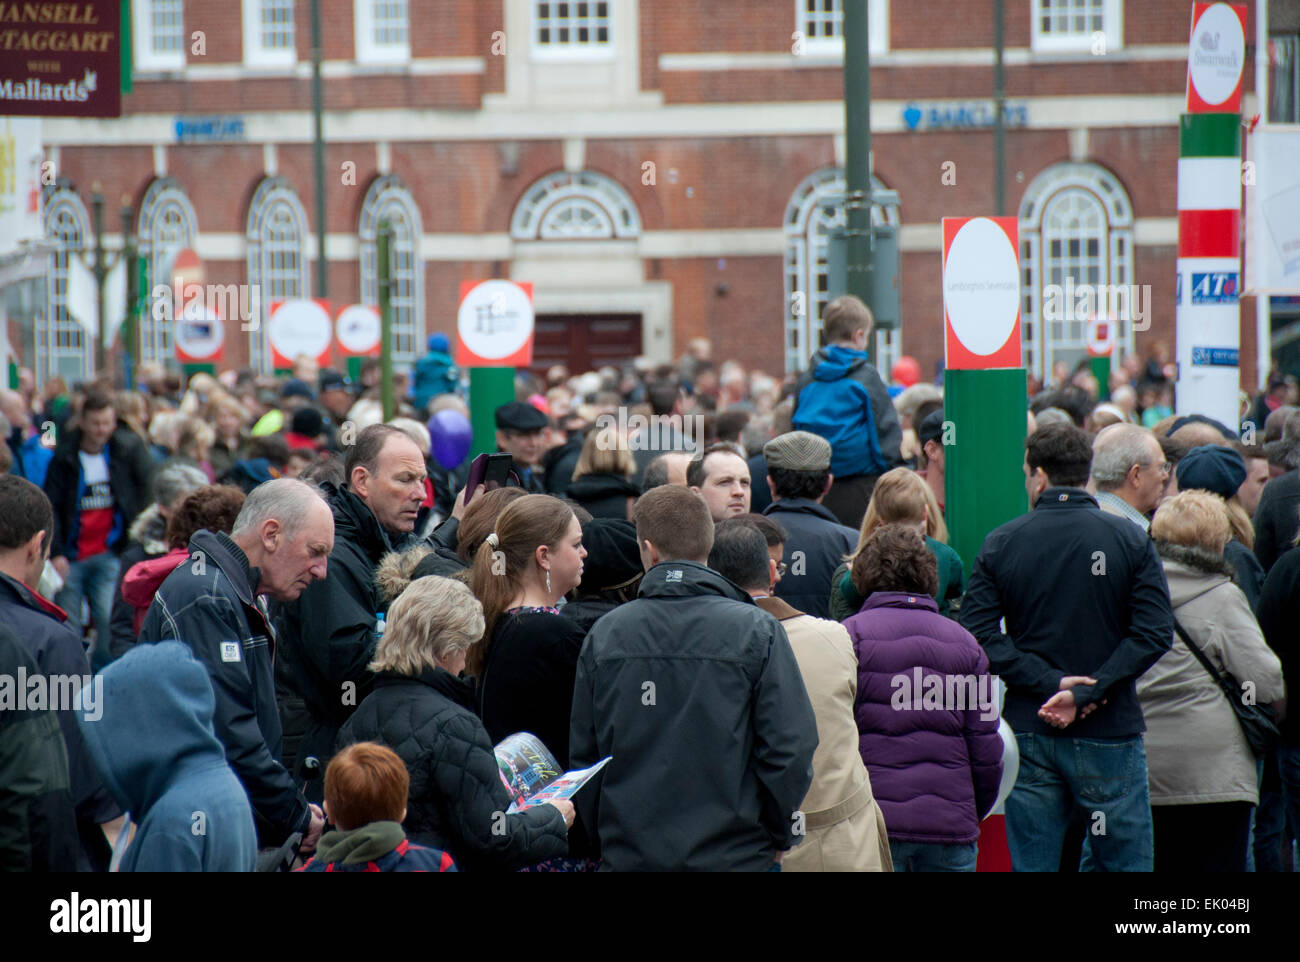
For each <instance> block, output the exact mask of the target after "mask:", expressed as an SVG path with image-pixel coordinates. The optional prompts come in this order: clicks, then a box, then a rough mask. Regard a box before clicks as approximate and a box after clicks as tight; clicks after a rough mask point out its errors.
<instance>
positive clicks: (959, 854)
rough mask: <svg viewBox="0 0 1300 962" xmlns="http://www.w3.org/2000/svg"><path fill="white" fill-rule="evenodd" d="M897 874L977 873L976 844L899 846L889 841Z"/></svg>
mask: <svg viewBox="0 0 1300 962" xmlns="http://www.w3.org/2000/svg"><path fill="white" fill-rule="evenodd" d="M889 854H890V855H891V856H893V859H894V871H895V872H973V871H975V855H976V851H975V843H974V842H964V843H963V842H896V841H894V839H892V838H891V839H890V840H889Z"/></svg>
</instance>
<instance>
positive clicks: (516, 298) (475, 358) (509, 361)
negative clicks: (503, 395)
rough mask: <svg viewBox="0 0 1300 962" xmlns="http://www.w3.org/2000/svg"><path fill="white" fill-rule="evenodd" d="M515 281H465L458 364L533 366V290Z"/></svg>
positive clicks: (458, 318) (458, 324) (459, 317)
mask: <svg viewBox="0 0 1300 962" xmlns="http://www.w3.org/2000/svg"><path fill="white" fill-rule="evenodd" d="M532 287H533V286H532V285H531V284H516V283H515V282H514V281H504V280H489V281H478V282H474V281H462V282H461V298H460V311H459V312H458V313H457V315H456V333H457V334H458V335H459V337H458V339H457V344H456V363H457V364H460V365H461V366H462V367H476V366H499V367H524V366H527V365H529V364H531V363H532V353H533V351H532V346H533V290H532Z"/></svg>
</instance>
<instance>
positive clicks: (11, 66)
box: [0, 0, 122, 117]
mask: <svg viewBox="0 0 1300 962" xmlns="http://www.w3.org/2000/svg"><path fill="white" fill-rule="evenodd" d="M121 8H122V4H121V0H84V2H82V3H31V2H15V3H5V2H0V115H3V116H21V117H120V116H122V91H121V87H120V83H121V71H122V61H121V47H120V44H121V26H122V25H121Z"/></svg>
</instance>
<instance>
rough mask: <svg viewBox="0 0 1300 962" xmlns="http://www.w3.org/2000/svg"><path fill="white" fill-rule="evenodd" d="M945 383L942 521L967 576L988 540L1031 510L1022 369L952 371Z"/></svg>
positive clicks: (944, 379) (1025, 385) (1024, 383)
mask: <svg viewBox="0 0 1300 962" xmlns="http://www.w3.org/2000/svg"><path fill="white" fill-rule="evenodd" d="M943 384H944V392H943V393H944V419H945V422H946V423H945V424H944V436H943V438H942V439H941V440H942V441H943V444H944V449H943V450H944V494H945V500H944V519H945V520H946V521H947V523H948V543H949V544H951V545H952V547H953V548H954V549H955V550H956V551H957V553H958V554H959V555H961V560H962V562H963V563H964V564H965V566H966V574H967V575H968V576H969V575H970V571H971V568H972V567H973V566H974V564H975V556H976V555H977V554H978V553H979V549H980V545H982V544H983V543H984V537H985V536H986V535H987V534H988V533H989V532H990V531H992V530H993V529H994V528H996V527H997V526H998V525H1000V524H1003V523H1004V522H1007V521H1010V520H1011V519H1012V518H1016V517H1019V516H1020V515H1022V514H1024V513H1025V511H1027V510H1028V509H1029V496H1028V495H1027V494H1026V493H1025V471H1024V464H1025V434H1026V430H1027V428H1028V424H1027V417H1026V413H1025V412H1026V411H1027V410H1028V407H1029V406H1028V404H1027V401H1026V399H1027V393H1028V386H1027V384H1026V376H1025V369H1024V368H1004V369H999V370H989V371H960V370H954V371H947V372H945V373H944V376H943Z"/></svg>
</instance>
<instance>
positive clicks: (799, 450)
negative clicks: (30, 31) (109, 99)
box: [0, 297, 1300, 872]
mask: <svg viewBox="0 0 1300 962" xmlns="http://www.w3.org/2000/svg"><path fill="white" fill-rule="evenodd" d="M823 324H824V327H823V331H822V340H823V343H824V345H825V346H824V347H823V348H822V349H821V350H819V351H818V352H817V353H816V354H814V355H813V356H812V357H811V358H810V361H809V364H808V366H807V369H806V370H805V371H804V372H803V373H802V374H800V375H791V376H788V377H775V376H770V375H767V374H765V373H763V372H761V371H748V372H747V371H746V370H745V369H744V368H743V367H742V366H741V365H740V364H738V363H736V362H734V361H726V362H724V363H721V364H718V365H715V363H714V361H713V359H712V356H711V354H712V350H711V345H710V344H709V343H708V341H705V340H696V341H692V342H691V343H690V345H689V348H688V350H687V352H686V354H685V355H684V356H683V357H682V358H681V359H680V360H679V361H678V363H676V364H673V365H653V364H648V363H642V362H637V363H633V364H628V365H625V366H624V367H622V368H621V369H616V368H608V369H604V370H601V371H589V372H584V373H579V374H576V375H574V374H571V372H569V371H567V370H565V369H564V368H562V367H557V368H552V369H551V370H549V371H547V372H546V373H545V375H544V376H538V375H536V374H532V373H526V372H521V373H520V374H519V375H518V376H517V377H516V382H515V387H516V398H515V400H513V401H510V402H508V403H505V404H502V405H500V406H499V407H497V408H496V410H495V426H496V432H495V436H494V437H493V438H492V439H491V440H492V444H493V445H494V446H495V448H496V450H497V451H498V452H501V453H505V454H508V455H510V457H511V470H510V473H509V483H507V484H505V485H502V486H496V485H495V484H494V485H480V486H477V487H475V488H474V489H472V490H471V489H469V488H468V480H469V471H470V462H469V459H468V458H467V457H466V453H467V447H465V448H462V449H460V450H458V451H457V452H456V453H458V454H459V455H460V457H459V459H457V458H456V457H454V456H450V455H448V454H447V453H446V452H448V451H449V450H452V449H453V448H455V445H454V444H449V443H447V438H446V436H445V435H446V432H447V431H448V430H449V427H448V426H449V425H452V424H456V423H463V424H465V425H467V424H468V421H467V418H468V414H469V409H468V406H467V404H466V400H465V385H464V379H463V377H462V376H461V372H458V371H456V369H455V368H454V366H453V365H452V364H451V359H450V356H449V354H448V349H449V348H448V343H447V339H446V338H445V337H444V336H443V335H434V336H433V337H432V338H430V342H429V353H428V355H427V356H426V357H424V358H423V359H421V361H420V362H419V364H417V365H416V368H415V371H414V377H413V378H410V379H408V378H406V377H404V376H403V377H399V378H397V379H396V383H395V385H394V392H395V396H396V398H397V399H398V411H397V413H396V416H395V417H391V418H389V419H388V420H386V421H385V419H384V413H383V404H382V402H381V400H380V393H381V390H380V385H379V367H378V363H377V362H374V361H368V362H366V363H365V364H363V365H362V367H361V370H360V375H359V378H358V380H357V382H356V383H352V382H351V381H350V380H349V379H348V378H346V377H345V376H344V375H343V374H341V373H340V372H338V371H335V370H332V369H325V370H320V369H318V368H317V366H316V363H315V362H314V361H313V360H311V359H310V358H305V357H304V358H300V359H298V362H297V363H296V364H295V366H294V369H293V371H292V372H291V373H289V374H288V375H282V376H281V377H279V378H267V377H261V376H257V375H254V374H253V373H252V372H249V371H240V372H236V371H228V372H223V373H222V374H221V375H220V376H219V377H214V376H210V375H206V374H197V375H195V376H194V377H192V378H190V379H189V381H188V383H182V382H181V380H180V379H179V378H178V377H176V376H175V375H170V374H168V373H167V372H165V371H163V370H161V369H158V370H150V369H142V370H141V371H140V372H139V381H140V383H139V386H138V387H136V388H133V389H130V390H122V389H115V387H114V385H112V384H111V383H107V382H105V381H96V382H92V383H88V384H83V385H78V386H77V387H76V389H75V390H69V389H68V386H67V385H66V384H64V383H63V382H62V381H61V380H60V379H58V378H52V379H50V380H49V381H46V382H45V384H44V385H43V386H42V388H41V390H39V391H37V390H36V387H35V384H34V382H33V381H32V379H31V378H30V376H27V375H26V374H24V377H22V378H21V379H20V385H19V387H18V389H16V390H7V391H0V415H3V418H4V420H5V421H6V427H5V429H4V431H3V432H2V435H0V436H3V437H4V438H5V439H6V440H5V441H4V442H0V468H4V470H5V473H4V475H3V476H0V786H5V787H3V788H0V808H3V809H5V814H6V815H8V814H10V813H12V814H13V815H14V817H13V818H6V819H3V820H0V824H2V825H4V826H6V828H5V829H4V834H3V835H2V836H0V865H3V866H4V867H5V868H10V869H18V870H29V871H33V870H77V871H104V870H120V871H147V870H178V871H248V870H253V869H255V868H258V869H261V870H275V869H283V868H288V867H292V866H295V865H296V867H297V868H298V869H300V870H303V871H469V872H482V871H517V870H527V871H591V870H612V871H636V870H652V871H653V870H659V871H678V870H703V871H729V870H748V871H974V870H975V867H976V862H977V857H978V856H979V852H980V844H981V838H982V836H983V837H985V839H986V844H990V843H989V842H988V839H987V836H984V833H983V828H984V826H985V825H986V824H987V823H986V822H985V820H986V818H987V817H988V816H989V815H990V813H993V812H995V811H996V812H999V813H1004V814H1005V846H1006V848H1007V850H1009V855H1010V861H1011V864H1012V866H1013V867H1014V868H1015V869H1016V870H1018V871H1076V870H1085V871H1086V870H1097V871H1150V870H1155V871H1160V872H1177V871H1187V870H1192V871H1204V870H1216V871H1244V870H1247V869H1248V868H1253V869H1254V870H1256V871H1291V870H1293V868H1294V839H1295V835H1296V832H1297V828H1300V723H1293V722H1291V721H1290V720H1289V719H1287V718H1286V697H1285V696H1286V679H1289V678H1293V677H1296V673H1297V672H1300V663H1298V662H1297V652H1298V651H1300V648H1298V647H1297V646H1296V644H1295V643H1294V642H1293V641H1292V639H1291V631H1290V628H1289V621H1288V618H1287V615H1286V612H1287V611H1288V610H1290V611H1294V610H1295V609H1294V608H1292V607H1291V606H1292V605H1296V604H1300V551H1292V550H1290V549H1291V548H1292V547H1293V546H1294V545H1295V543H1296V541H1297V535H1298V534H1300V472H1298V471H1297V467H1298V466H1300V408H1297V407H1295V406H1292V405H1291V404H1290V403H1288V402H1291V401H1294V400H1295V398H1294V397H1293V396H1292V392H1293V382H1288V381H1287V379H1285V378H1284V377H1281V376H1275V377H1273V378H1270V381H1269V387H1268V390H1267V391H1266V392H1265V393H1264V394H1263V395H1261V397H1260V398H1259V399H1258V400H1257V401H1256V402H1254V403H1253V404H1252V403H1251V402H1250V399H1245V403H1244V404H1243V410H1242V415H1243V423H1242V424H1241V425H1231V426H1227V425H1222V424H1218V423H1216V422H1214V421H1212V420H1210V419H1208V418H1205V417H1202V416H1198V415H1191V416H1182V417H1179V416H1175V415H1174V414H1173V412H1172V410H1171V409H1170V405H1169V404H1167V403H1165V402H1166V400H1167V391H1166V388H1167V386H1168V384H1169V374H1170V372H1169V371H1168V368H1167V365H1166V364H1165V363H1164V362H1163V361H1162V356H1161V353H1160V350H1159V349H1157V350H1156V351H1155V352H1154V353H1153V357H1152V359H1151V361H1150V362H1149V363H1147V364H1145V365H1143V364H1141V363H1140V362H1137V361H1135V360H1130V361H1128V362H1126V363H1125V364H1123V365H1121V366H1119V367H1117V369H1116V371H1115V372H1114V374H1113V375H1112V376H1111V378H1110V382H1109V383H1108V384H1107V385H1105V393H1106V394H1107V395H1108V398H1109V400H1106V401H1100V400H1099V395H1100V394H1101V393H1102V386H1101V385H1099V384H1098V383H1097V380H1096V378H1095V377H1093V375H1092V374H1091V372H1090V369H1089V368H1088V367H1087V366H1086V365H1081V366H1080V367H1079V368H1078V369H1076V370H1074V371H1071V370H1070V369H1068V367H1061V368H1060V369H1058V370H1057V371H1055V372H1054V376H1053V383H1051V384H1049V385H1047V386H1046V387H1045V388H1044V387H1042V386H1041V385H1038V384H1033V385H1031V391H1032V394H1031V395H1030V396H1029V397H1027V398H1026V408H1027V422H1028V429H1027V440H1026V443H1025V460H1024V473H1025V490H1026V493H1027V496H1028V502H1029V505H1030V508H1031V509H1030V510H1029V511H1028V512H1027V513H1026V514H1024V515H1022V516H1021V517H1018V518H1015V519H1013V520H1011V521H1009V522H1007V523H1006V524H1003V525H1001V526H1000V527H998V528H996V529H994V530H993V531H991V532H990V533H989V534H988V536H987V537H986V539H985V540H984V543H983V545H982V547H981V548H980V550H979V553H978V556H977V557H975V558H972V559H967V563H966V564H964V563H963V560H962V558H961V557H959V556H958V554H957V552H956V551H955V550H954V549H953V548H952V547H950V546H949V545H948V544H947V541H948V530H947V525H946V523H945V518H944V510H945V495H946V489H945V483H946V482H945V473H944V469H945V450H946V447H947V446H948V445H949V444H951V443H953V441H952V438H951V434H952V432H950V431H947V430H946V429H945V426H946V424H947V423H948V419H949V418H950V417H951V416H952V412H948V413H947V414H945V411H944V406H943V394H942V387H941V385H940V384H931V383H925V382H921V381H919V380H918V379H917V377H916V374H917V372H916V370H915V365H912V366H911V367H910V368H909V367H908V366H907V365H900V366H899V367H898V368H896V370H895V372H894V374H895V376H894V377H893V378H891V379H890V380H889V381H887V380H886V379H884V378H882V377H881V376H880V374H879V373H878V371H877V368H876V366H875V365H874V364H873V363H872V362H871V360H870V358H869V356H868V354H867V353H866V346H867V344H868V343H869V342H870V340H871V338H873V337H874V334H873V330H872V318H871V315H870V312H869V311H868V310H867V308H866V307H865V305H863V304H862V302H860V301H858V300H857V299H856V298H853V297H843V298H839V299H837V300H835V301H833V302H832V303H831V304H829V305H828V306H827V307H826V309H825V312H824V317H823ZM891 382H892V383H891ZM448 412H451V413H450V414H449V413H448ZM479 440H480V441H481V442H483V441H485V440H486V439H479ZM481 446H487V445H486V444H484V445H481ZM33 679H40V680H41V684H40V685H39V686H35V682H33V681H32V680H33ZM63 679H75V680H76V683H75V684H72V683H70V682H65V681H63ZM6 680H15V681H11V682H9V684H8V688H7V689H6V688H5V687H4V685H5V684H6ZM21 682H25V683H26V686H25V687H24V686H23V684H21ZM37 687H39V689H40V691H41V692H43V693H44V694H43V695H42V697H41V698H37V697H36V691H37ZM20 689H21V691H20ZM74 690H75V693H76V697H75V698H71V697H56V695H58V696H62V695H69V696H70V695H71V694H72V693H73V692H74ZM6 692H7V695H6ZM521 732H527V733H531V734H532V735H533V736H535V737H536V738H537V739H538V740H539V741H540V742H541V743H542V744H543V745H544V746H545V747H546V749H547V750H549V752H550V754H551V755H553V756H554V760H555V762H557V763H558V767H559V768H560V769H562V770H566V771H571V770H587V769H589V768H593V767H596V766H598V765H600V764H601V763H604V764H603V767H601V768H600V769H599V771H598V772H597V773H596V774H595V775H594V776H592V778H591V780H590V782H588V783H587V784H586V785H584V786H583V787H582V788H581V789H579V790H578V791H577V793H576V794H573V795H572V796H571V797H561V796H556V797H553V798H552V799H551V800H550V801H547V802H545V803H543V804H521V803H520V800H519V799H518V797H517V795H516V794H515V793H514V792H513V791H512V785H511V783H510V781H509V779H508V777H506V774H505V773H504V772H503V768H502V764H501V762H500V761H499V759H498V756H497V753H496V751H495V750H494V746H497V745H498V744H499V743H501V742H502V741H503V740H505V739H507V738H508V737H509V736H511V735H514V734H517V733H521ZM10 826H14V827H10Z"/></svg>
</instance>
